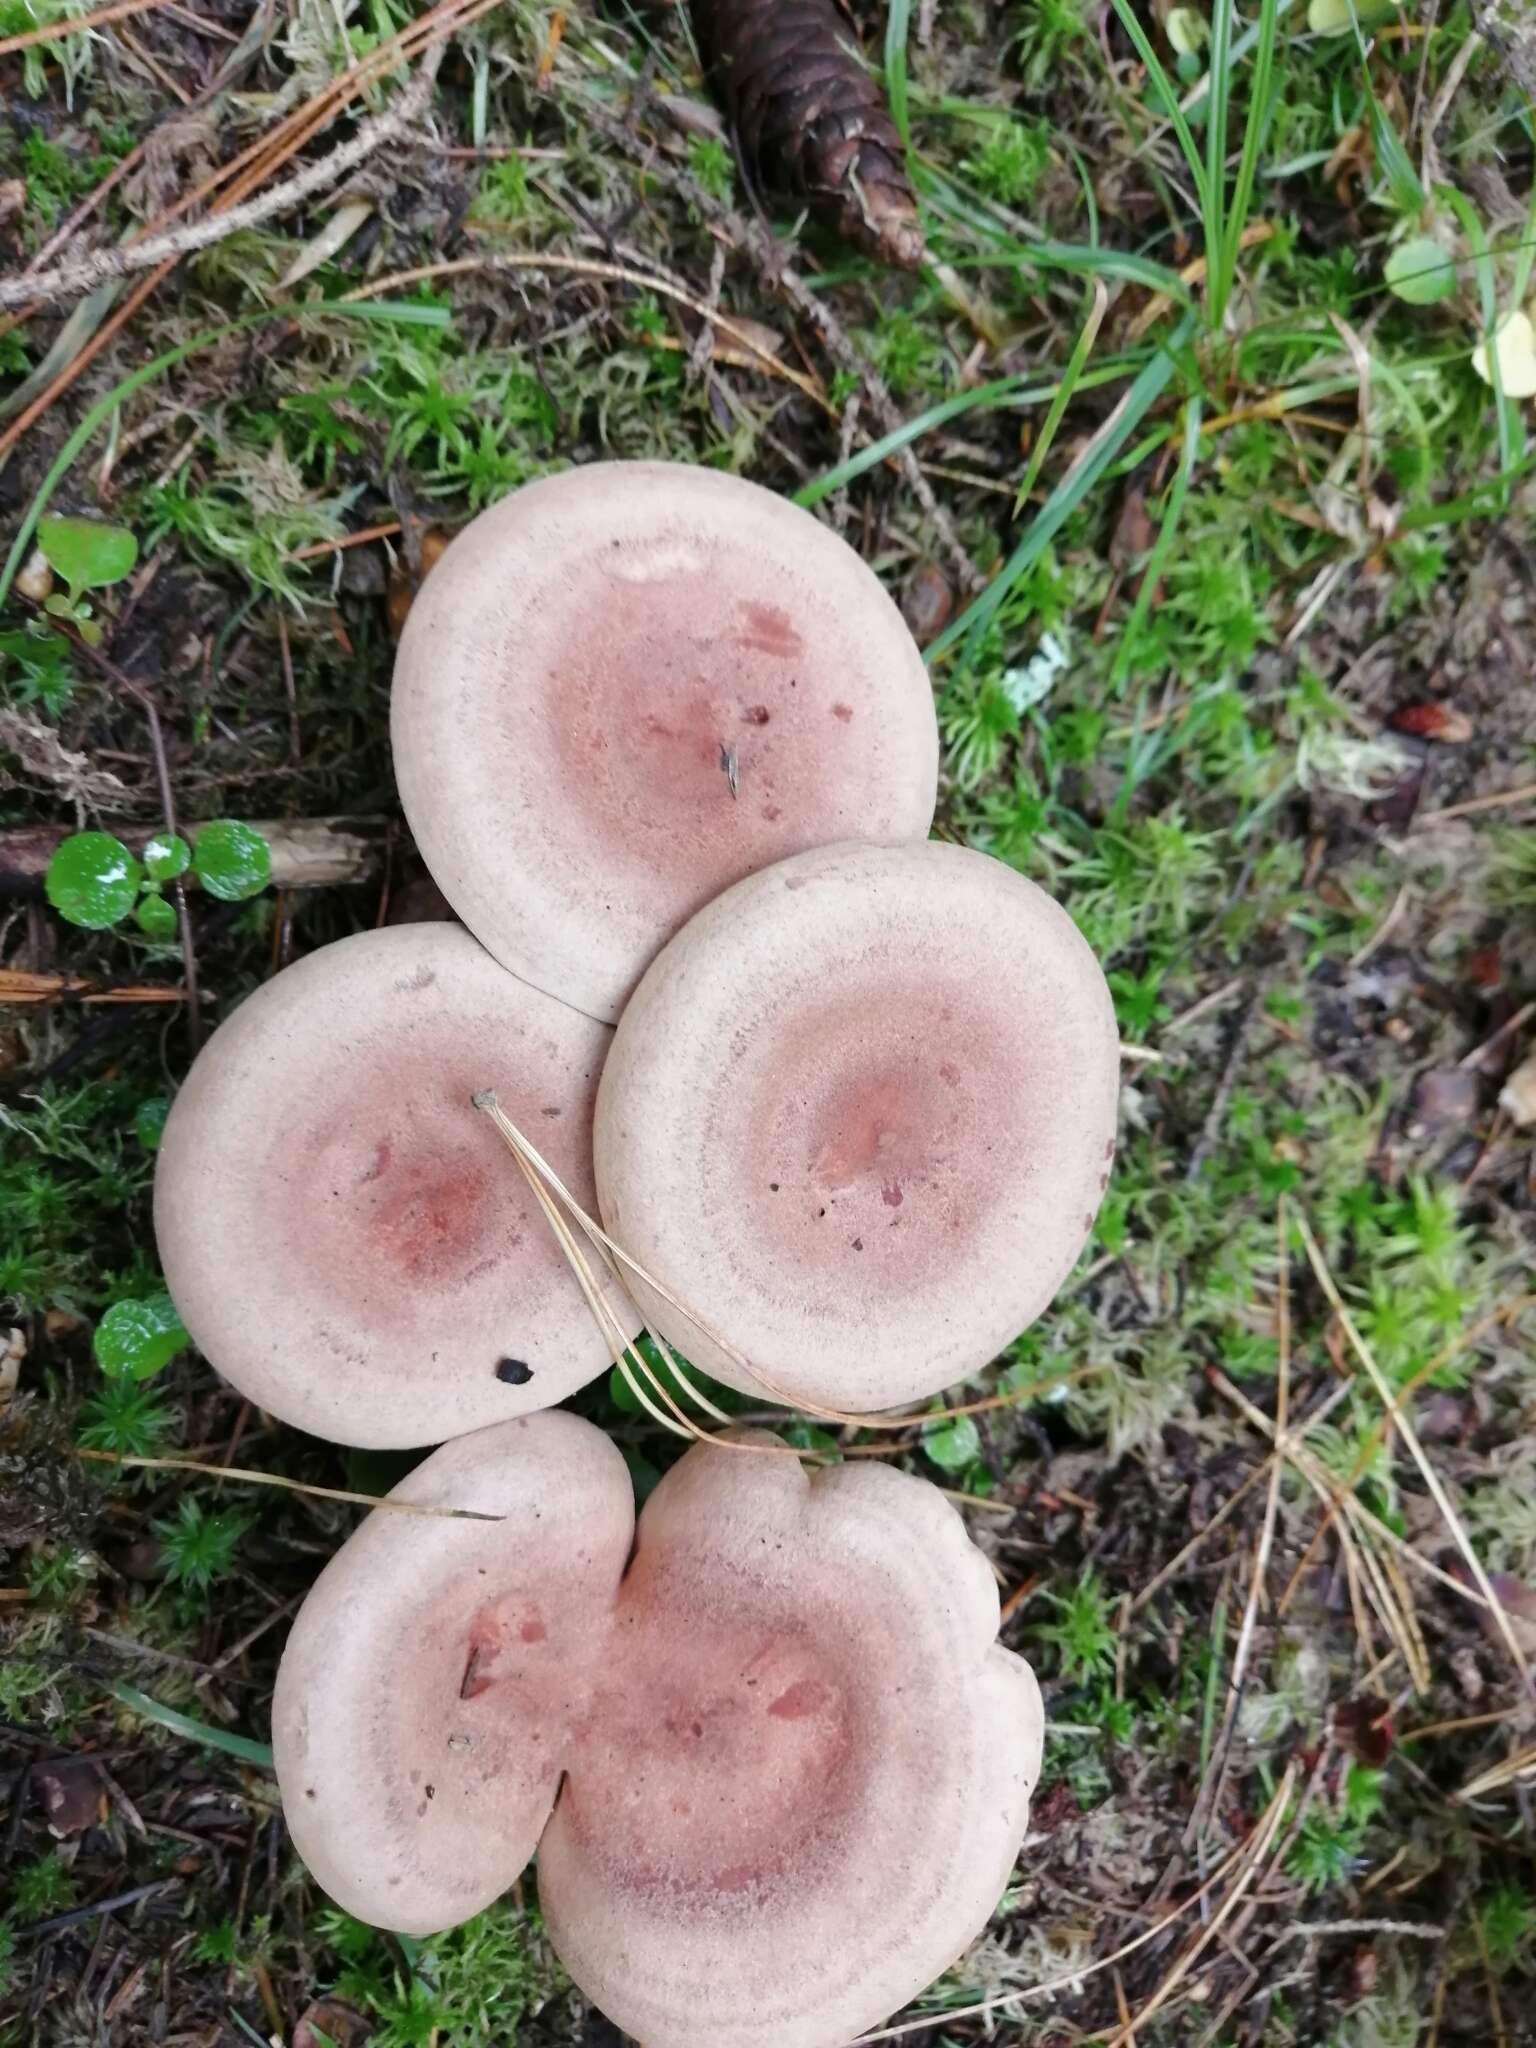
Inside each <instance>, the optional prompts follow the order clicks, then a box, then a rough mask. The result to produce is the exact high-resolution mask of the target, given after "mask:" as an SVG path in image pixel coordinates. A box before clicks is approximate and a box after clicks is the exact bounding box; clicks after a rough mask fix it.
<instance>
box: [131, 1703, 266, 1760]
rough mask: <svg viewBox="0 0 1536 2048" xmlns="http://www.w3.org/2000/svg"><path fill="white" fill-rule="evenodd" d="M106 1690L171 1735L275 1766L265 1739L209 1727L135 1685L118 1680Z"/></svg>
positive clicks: (243, 1758)
mask: <svg viewBox="0 0 1536 2048" xmlns="http://www.w3.org/2000/svg"><path fill="white" fill-rule="evenodd" d="M107 1690H108V1691H109V1692H110V1693H111V1695H112V1697H113V1699H115V1700H120V1701H121V1702H122V1704H123V1705H124V1706H125V1707H130V1708H131V1709H132V1710H133V1712H134V1713H136V1714H142V1715H143V1717H144V1719H145V1720H146V1721H153V1722H154V1723H155V1725H156V1726H157V1727H159V1728H166V1729H169V1731H170V1733H171V1734H172V1735H181V1736H184V1737H185V1738H186V1740H187V1741H188V1742H200V1743H202V1745H203V1747H204V1748H205V1749H221V1750H223V1752H224V1754H225V1755H226V1756H234V1757H238V1758H239V1759H240V1761H241V1763H243V1764H256V1765H258V1766H259V1767H260V1768H261V1769H262V1770H264V1771H270V1770H271V1768H272V1750H271V1747H270V1745H269V1744H267V1743H265V1742H252V1741H251V1739H250V1737H249V1736H248V1735H231V1734H230V1733H229V1731H228V1730H227V1729H224V1728H211V1727H209V1725H208V1723H207V1722H206V1721H194V1720H193V1718H192V1716H191V1715H190V1714H181V1713H178V1712H177V1710H176V1709H175V1707H167V1706H162V1704H161V1703H160V1701H159V1700H152V1699H151V1698H150V1696H149V1694H148V1693H147V1692H140V1691H139V1689H138V1687H137V1686H136V1685H124V1684H123V1683H122V1682H121V1681H120V1680H119V1681H118V1682H117V1683H116V1684H114V1685H111V1686H109V1687H108V1688H107Z"/></svg>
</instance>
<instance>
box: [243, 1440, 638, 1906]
mask: <svg viewBox="0 0 1536 2048" xmlns="http://www.w3.org/2000/svg"><path fill="white" fill-rule="evenodd" d="M389 1498H390V1499H391V1500H397V1501H410V1502H414V1503H416V1504H418V1505H425V1506H430V1507H452V1508H464V1509H469V1510H471V1511H473V1512H475V1513H478V1514H483V1515H494V1516H498V1517H501V1518H503V1519H499V1520H495V1521H471V1520H458V1519H449V1518H447V1517H446V1516H433V1517H426V1516H418V1515H400V1514H391V1513H388V1512H385V1513H382V1514H379V1513H376V1514H373V1515H370V1516H369V1518H368V1520H367V1521H365V1522H364V1523H362V1524H361V1526H360V1527H359V1528H358V1529H357V1530H356V1531H355V1532H354V1533H353V1534H352V1535H351V1536H350V1537H349V1538H348V1539H347V1541H346V1543H345V1544H343V1546H342V1548H341V1549H340V1550H339V1551H338V1552H337V1553H336V1555H335V1556H334V1557H333V1558H332V1559H331V1561H330V1563H329V1564H328V1565H327V1566H326V1568H325V1570H324V1571H323V1572H322V1573H321V1574H320V1577H319V1578H318V1579H317V1580H316V1581H315V1584H314V1586H313V1587H312V1589H311V1590H310V1592H309V1594H308V1596H307V1598H306V1599H305V1602H304V1605H303V1606H302V1607H301V1608H300V1610H299V1614H298V1618H297V1620H296V1621H295V1622H294V1625H293V1627H292V1629H291V1630H290V1631H289V1635H288V1641H287V1643H286V1645H285V1646H284V1650H283V1659H282V1663H281V1665H280V1667H279V1669H278V1674H277V1687H276V1690H275V1692H274V1695H273V1700H272V1750H273V1758H274V1761H275V1764H276V1768H277V1781H278V1785H279V1787H280V1789H281V1791H282V1795H283V1813H284V1817H285V1819H286V1820H287V1824H288V1832H289V1834H290V1835H291V1836H292V1837H293V1844H294V1847H295V1848H296V1849H297V1850H298V1852H299V1854H300V1856H302V1857H303V1859H304V1861H305V1863H306V1864H307V1865H308V1866H309V1869H310V1871H311V1872H312V1874H313V1875H314V1877H315V1879H316V1880H317V1882H318V1883H319V1884H320V1885H322V1886H323V1887H324V1889H325V1890H326V1891H327V1892H328V1893H329V1894H330V1896H331V1897H332V1898H333V1899H334V1900H335V1901H336V1903H337V1904H338V1905H340V1906H342V1907H344V1908H345V1909H346V1911H347V1912H349V1913H351V1914H353V1915H355V1916H356V1917H357V1918H358V1919H359V1920H366V1921H368V1922H370V1923H371V1924H372V1925H374V1926H377V1927H389V1928H393V1929H394V1930H395V1931H396V1932H397V1933H400V1934H435V1933H437V1932H439V1931H440V1930H441V1929H443V1928H445V1927H453V1926H456V1925H457V1924H458V1922H459V1921H461V1920H467V1919H469V1918H470V1917H471V1916H472V1915H473V1914H475V1913H478V1912H481V1911H482V1910H483V1909H484V1908H485V1907H486V1906H488V1905H490V1903H491V1902H492V1900H493V1899H495V1898H496V1897H497V1896H498V1895H499V1894H500V1893H501V1892H503V1891H505V1890H506V1888H507V1886H508V1885H509V1884H510V1883H511V1882H512V1880H513V1878H514V1877H516V1875H517V1873H518V1872H519V1871H520V1870H521V1869H522V1867H523V1865H524V1864H525V1863H526V1862H527V1861H528V1859H529V1857H530V1856H532V1854H533V1852H534V1849H535V1847H536V1846H537V1843H538V1839H539V1834H540V1831H541V1830H542V1828H543V1826H544V1824H545V1822H546V1821H547V1820H548V1818H549V1813H550V1808H551V1806H552V1805H553V1804H554V1798H555V1792H556V1790H557V1788H558V1786H559V1782H560V1771H561V1768H562V1764H563V1747H564V1728H563V1725H562V1720H561V1715H560V1712H559V1702H558V1701H557V1700H556V1699H555V1698H554V1694H555V1692H557V1691H558V1674H561V1673H563V1671H565V1670H570V1671H572V1672H575V1671H578V1670H579V1669H580V1668H581V1666H582V1664H583V1663H584V1662H585V1661H586V1660H587V1659H588V1657H589V1656H590V1654H591V1644H590V1643H589V1642H587V1641H585V1640H583V1638H584V1636H585V1635H587V1634H589V1633H590V1632H592V1631H595V1630H600V1629H601V1628H602V1627H603V1625H604V1623H605V1621H606V1616H607V1613H608V1610H609V1608H610V1607H611V1605H612V1602H613V1598H614V1595H615V1592H616V1590H617V1588H618V1584H619V1579H620V1577H621V1575H622V1573H623V1570H624V1563H625V1559H626V1558H627V1557H628V1555H629V1547H630V1542H631V1540H632V1538H633V1535H634V1526H635V1502H634V1494H633V1492H632V1490H631V1487H630V1482H629V1473H628V1471H627V1470H626V1469H625V1465H624V1460H623V1458H622V1457H621V1456H620V1455H619V1453H618V1452H617V1451H616V1450H615V1449H614V1447H613V1445H612V1444H611V1443H610V1442H609V1441H608V1439H607V1437H606V1436H604V1435H603V1433H602V1431H601V1430H599V1429H596V1428H594V1427H593V1425H592V1424H591V1423H589V1422H583V1421H581V1420H580V1419H579V1417H577V1416H574V1415H567V1414H564V1413H562V1412H561V1411H559V1410H552V1411H550V1412H549V1413H548V1414H544V1415H537V1416H524V1417H519V1418H518V1419H517V1420H515V1421H512V1422H502V1423H497V1424H496V1425H494V1426H493V1427H492V1428H490V1429H481V1430H475V1431H474V1432H472V1433H471V1434H470V1435H468V1436H461V1437H457V1438H455V1440H454V1441H453V1442H452V1443H448V1444H444V1445H443V1446H442V1448H441V1449H440V1450H437V1451H434V1452H433V1453H432V1455H431V1456H430V1457H428V1458H425V1459H423V1461H422V1462H421V1464H420V1465H418V1466H417V1467H416V1469H415V1471H414V1472H412V1473H411V1474H410V1475H409V1476H408V1477H407V1478H405V1479H403V1480H402V1481H401V1482H400V1484H399V1485H398V1486H396V1487H395V1488H393V1490H392V1491H391V1493H390V1495H389ZM520 1665H526V1666H530V1667H533V1677H534V1679H535V1680H537V1679H540V1678H542V1679H544V1680H545V1681H546V1683H545V1685H544V1687H543V1688H542V1689H539V1688H538V1687H537V1685H535V1686H534V1687H533V1695H534V1696H532V1697H531V1696H530V1688H529V1685H528V1684H526V1683H520V1681H519V1671H518V1667H519V1666H520ZM551 1672H555V1673H556V1674H557V1684H556V1686H555V1687H554V1688H550V1687H549V1686H548V1684H547V1679H548V1675H549V1674H550V1673H551Z"/></svg>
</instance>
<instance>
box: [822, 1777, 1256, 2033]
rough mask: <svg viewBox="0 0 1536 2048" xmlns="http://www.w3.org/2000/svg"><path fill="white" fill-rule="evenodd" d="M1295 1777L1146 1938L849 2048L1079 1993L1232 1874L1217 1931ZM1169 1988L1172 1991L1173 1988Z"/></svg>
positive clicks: (1250, 1875) (1213, 1924)
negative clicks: (1246, 1836) (1249, 1833)
mask: <svg viewBox="0 0 1536 2048" xmlns="http://www.w3.org/2000/svg"><path fill="white" fill-rule="evenodd" d="M1296 1778H1297V1771H1296V1766H1295V1765H1294V1764H1292V1765H1290V1766H1289V1767H1288V1769H1287V1770H1286V1773H1285V1776H1284V1777H1283V1778H1282V1779H1281V1781H1280V1784H1279V1785H1278V1787H1277V1788H1276V1791H1275V1796H1274V1797H1273V1799H1271V1800H1270V1802H1269V1805H1268V1806H1267V1807H1266V1808H1265V1809H1264V1813H1263V1815H1262V1817H1261V1819H1260V1821H1259V1823H1258V1826H1257V1828H1256V1829H1255V1831H1254V1833H1253V1835H1252V1836H1250V1838H1249V1840H1248V1841H1247V1843H1245V1844H1244V1846H1243V1847H1242V1848H1240V1849H1234V1850H1233V1851H1232V1853H1231V1854H1230V1855H1229V1856H1227V1857H1226V1858H1224V1859H1223V1861H1222V1862H1221V1863H1219V1864H1218V1865H1217V1867H1216V1869H1215V1870H1213V1871H1212V1873H1211V1875H1210V1876H1209V1877H1208V1878H1207V1879H1206V1880H1205V1882H1204V1884H1202V1885H1201V1886H1200V1888H1199V1889H1198V1891H1193V1892H1191V1893H1190V1895H1189V1897H1188V1898H1187V1899H1185V1900H1183V1901H1182V1902H1181V1903H1180V1904H1179V1905H1177V1906H1175V1907H1174V1908H1173V1909H1172V1911H1171V1912H1168V1913H1165V1914H1164V1915H1163V1917H1162V1918H1161V1919H1160V1920H1155V1921H1154V1922H1153V1923H1152V1925H1151V1926H1150V1927H1147V1928H1146V1929H1144V1930H1143V1932H1142V1933H1140V1934H1138V1935H1136V1936H1135V1937H1134V1938H1133V1939H1132V1940H1130V1941H1128V1942H1126V1943H1125V1944H1124V1946H1123V1947H1121V1948H1117V1949H1116V1950H1115V1951H1114V1953H1113V1954H1112V1955H1107V1956H1100V1957H1098V1958H1097V1959H1096V1960H1095V1961H1093V1962H1091V1963H1085V1964H1084V1965H1083V1966H1082V1968H1081V1969H1077V1970H1067V1971H1064V1972H1063V1973H1062V1974H1061V1975H1060V1976H1057V1977H1046V1978H1044V1979H1042V1980H1041V1982H1040V1983H1038V1984H1028V1985H1025V1986H1024V1987H1023V1988H1022V1989H1021V1990H1018V1991H1003V1992H999V1993H998V1994H997V1996H996V1997H994V1998H984V1999H982V2000H981V2001H980V2003H978V2004H976V2005H959V2006H954V2007H952V2008H951V2009H949V2010H948V2011H946V2012H942V2013H930V2014H929V2015H928V2017H927V2018H926V2019H917V2020H903V2021H902V2022H901V2023H900V2024H899V2025H897V2026H894V2027H882V2028H881V2029H880V2031H879V2032H878V2033H873V2034H860V2035H858V2036H857V2037H856V2039H855V2040H853V2041H852V2042H850V2044H849V2048H868V2044H869V2043H871V2042H873V2041H897V2040H900V2039H901V2038H902V2037H903V2036H904V2035H906V2034H922V2033H928V2032H931V2031H932V2030H933V2029H934V2028H936V2027H939V2026H947V2025H948V2024H949V2023H950V2022H952V2021H954V2020H969V2019H980V2020H991V2019H992V2018H994V2017H995V2015H996V2014H998V2013H999V2012H1001V2011H1003V2010H1004V2009H1005V2008H1006V2007H1008V2006H1012V2005H1022V2004H1023V2003H1024V2001H1025V2000H1026V1999H1030V1998H1049V1997H1050V1996H1051V1995H1052V1994H1053V1993H1055V1992H1058V1991H1068V1992H1071V1991H1075V1990H1076V1989H1077V1987H1078V1986H1079V1985H1080V1984H1082V1983H1084V1982H1085V1981H1086V1980H1087V1979H1088V1978H1089V1977H1096V1976H1098V1975H1099V1974H1100V1972H1101V1971H1104V1970H1113V1969H1115V1968H1116V1967H1117V1966H1118V1965H1119V1964H1121V1963H1123V1962H1124V1961H1125V1959H1126V1958H1127V1956H1133V1955H1135V1954H1136V1953H1137V1952H1138V1950H1140V1949H1144V1948H1146V1947H1147V1946H1148V1944H1149V1943H1151V1942H1154V1941H1157V1940H1160V1939H1161V1937H1162V1936H1163V1935H1164V1934H1166V1933H1167V1931H1168V1929H1169V1928H1170V1927H1174V1926H1177V1924H1178V1923H1179V1921H1180V1920H1182V1919H1183V1918H1184V1917H1185V1915H1186V1914H1187V1913H1189V1912H1191V1911H1193V1909H1194V1908H1195V1907H1197V1906H1199V1905H1201V1904H1203V1903H1204V1901H1205V1900H1206V1899H1208V1898H1209V1897H1210V1895H1211V1893H1212V1892H1213V1891H1214V1890H1215V1889H1216V1887H1217V1886H1218V1885H1219V1884H1220V1883H1221V1882H1222V1880H1223V1879H1224V1878H1226V1877H1227V1876H1229V1875H1233V1876H1234V1882H1233V1887H1232V1890H1231V1891H1230V1892H1229V1893H1228V1895H1227V1898H1226V1899H1225V1900H1224V1901H1223V1903H1222V1906H1221V1908H1219V1909H1218V1911H1217V1913H1216V1914H1214V1915H1213V1916H1212V1919H1211V1921H1210V1923H1209V1930H1208V1931H1210V1932H1214V1931H1215V1930H1216V1929H1217V1928H1218V1927H1219V1926H1220V1925H1221V1924H1222V1923H1223V1921H1224V1920H1225V1917H1226V1913H1227V1911H1228V1910H1229V1909H1230V1908H1231V1907H1233V1906H1235V1905H1236V1904H1237V1902H1238V1900H1239V1899H1240V1898H1241V1897H1242V1895H1243V1893H1244V1892H1245V1891H1246V1890H1247V1889H1248V1888H1249V1886H1250V1885H1251V1884H1252V1883H1253V1881H1254V1879H1255V1877H1257V1876H1258V1875H1259V1864H1260V1861H1261V1860H1262V1858H1263V1857H1264V1855H1265V1854H1266V1853H1267V1851H1268V1848H1269V1845H1270V1843H1271V1842H1272V1841H1273V1839H1274V1837H1275V1835H1276V1833H1277V1832H1278V1830H1279V1828H1280V1825H1281V1823H1282V1821H1283V1820H1284V1818H1285V1809H1286V1806H1287V1805H1288V1803H1289V1801H1290V1797H1291V1794H1292V1792H1293V1791H1294V1790H1295V1787H1296ZM1234 1874H1235V1875H1234ZM1168 1988H1171V1986H1170V1987H1168ZM1161 2002H1162V1994H1161V1993H1160V1994H1159V1995H1158V1998H1157V2000H1156V2001H1155V2003H1157V2004H1160V2003H1161ZM1153 2009H1154V2008H1153V2007H1148V2008H1147V2011H1145V2012H1143V2013H1141V2014H1140V2015H1139V2016H1138V2018H1137V2020H1136V2025H1138V2026H1140V2025H1141V2024H1143V2022H1144V2021H1145V2020H1146V2018H1147V2017H1148V2014H1149V2013H1150V2012H1151V2011H1152V2010H1153Z"/></svg>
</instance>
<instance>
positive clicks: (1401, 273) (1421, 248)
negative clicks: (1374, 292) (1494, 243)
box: [1382, 235, 1456, 306]
mask: <svg viewBox="0 0 1536 2048" xmlns="http://www.w3.org/2000/svg"><path fill="white" fill-rule="evenodd" d="M1382 274H1383V276H1384V277H1385V278H1386V280H1387V289H1388V291H1389V292H1391V293H1392V295H1393V296H1394V297H1395V298H1399V299H1401V300H1402V301H1403V302H1404V304H1405V305H1409V306H1434V305H1438V304H1439V302H1440V300H1441V299H1447V298H1449V297H1450V295H1451V293H1452V292H1453V291H1455V289H1456V272H1455V270H1454V269H1453V267H1452V265H1451V261H1450V258H1449V257H1448V256H1447V255H1446V253H1445V251H1444V250H1443V249H1442V248H1441V246H1440V244H1439V243H1438V242H1432V241H1431V240H1430V238H1429V236H1428V235H1415V236H1414V237H1413V239H1412V241H1409V242H1399V243H1398V245H1397V247H1396V248H1395V249H1394V250H1393V251H1392V253H1391V255H1390V256H1389V257H1388V258H1387V261H1386V267H1385V269H1384V271H1383V273H1382Z"/></svg>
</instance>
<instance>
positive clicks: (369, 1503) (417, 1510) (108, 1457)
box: [75, 1450, 506, 1522]
mask: <svg viewBox="0 0 1536 2048" xmlns="http://www.w3.org/2000/svg"><path fill="white" fill-rule="evenodd" d="M75 1456H76V1457H77V1458H85V1459H87V1460H88V1461H89V1462H90V1463H91V1464H93V1465H116V1466H119V1467H126V1468H127V1469H129V1470H130V1471H134V1472H201V1473H203V1474H205V1475H206V1477H208V1478H209V1479H233V1480H235V1481H236V1482H237V1483H238V1484H239V1485H241V1486H271V1487H275V1488H276V1489H277V1490H278V1492H280V1493H305V1494H310V1495H312V1496H313V1497H314V1498H315V1499H316V1500H344V1501H350V1502H352V1503H353V1504H354V1505H355V1506H357V1507H362V1508H383V1509H384V1510H385V1512H386V1513H387V1514H394V1515H432V1516H437V1517H439V1518H446V1519H447V1520H449V1521H454V1522H504V1521H505V1520H506V1516H505V1515H487V1514H484V1513H482V1511H481V1510H480V1509H479V1508H438V1507H429V1506H427V1505H426V1504H425V1503H424V1502H421V1501H412V1500H391V1499H390V1498H389V1496H388V1495H387V1494H377V1493H352V1492H350V1491H349V1490H348V1489H347V1488H346V1487H343V1486H310V1485H308V1484H307V1483H306V1482H305V1481H304V1480H302V1479H285V1478H284V1477H283V1476H282V1474H281V1473H278V1472H252V1471H251V1470H249V1469H248V1468H247V1467H246V1466H243V1465H205V1464H204V1463H203V1462H202V1461H201V1460H200V1459H198V1458H125V1457H119V1455H118V1454H117V1452H116V1451H85V1450H76V1452H75Z"/></svg>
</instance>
